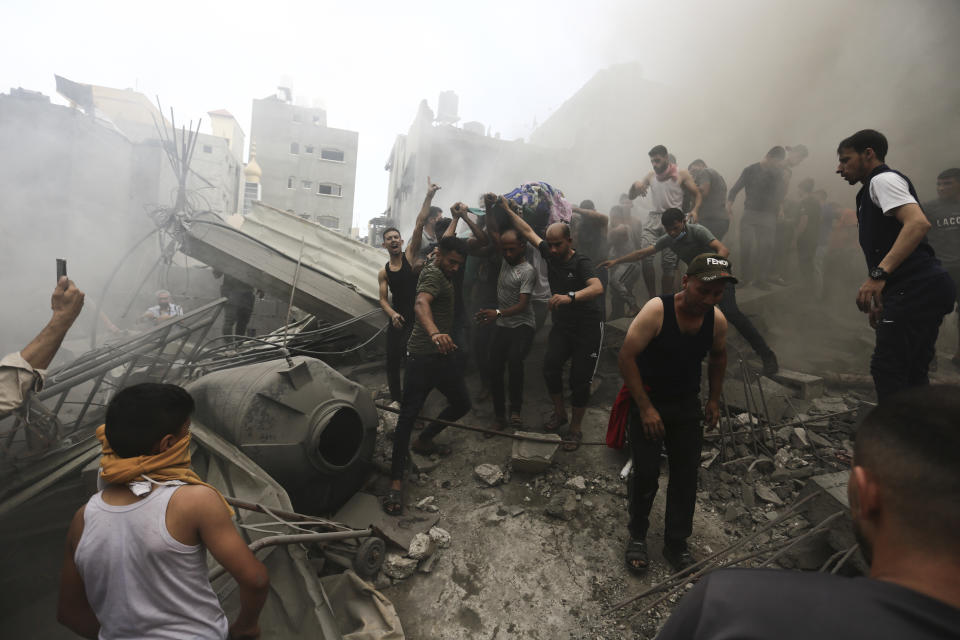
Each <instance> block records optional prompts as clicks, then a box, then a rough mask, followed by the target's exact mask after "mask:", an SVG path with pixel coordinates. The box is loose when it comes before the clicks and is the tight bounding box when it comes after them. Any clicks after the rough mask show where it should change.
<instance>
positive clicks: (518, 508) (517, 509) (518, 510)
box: [507, 504, 526, 518]
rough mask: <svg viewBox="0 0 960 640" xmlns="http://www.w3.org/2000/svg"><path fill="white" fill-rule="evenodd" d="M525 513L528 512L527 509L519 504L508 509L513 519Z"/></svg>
mask: <svg viewBox="0 0 960 640" xmlns="http://www.w3.org/2000/svg"><path fill="white" fill-rule="evenodd" d="M524 511H526V509H524V508H523V507H521V506H520V505H518V504H515V505H511V506H509V507H507V513H508V514H510V517H511V518H516V517H517V516H518V515H520V514H521V513H523V512H524Z"/></svg>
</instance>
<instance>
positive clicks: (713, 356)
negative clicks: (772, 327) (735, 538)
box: [619, 253, 737, 573]
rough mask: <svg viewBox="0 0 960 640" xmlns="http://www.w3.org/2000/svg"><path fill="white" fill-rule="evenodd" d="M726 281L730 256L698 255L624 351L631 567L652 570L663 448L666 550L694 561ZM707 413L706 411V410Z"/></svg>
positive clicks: (721, 358)
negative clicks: (650, 548) (690, 543)
mask: <svg viewBox="0 0 960 640" xmlns="http://www.w3.org/2000/svg"><path fill="white" fill-rule="evenodd" d="M727 282H732V283H734V284H736V282H737V280H736V278H734V277H733V274H732V273H731V272H730V261H729V259H727V258H725V257H724V256H722V255H720V254H718V253H704V254H701V255H699V256H696V257H695V258H693V259H692V260H691V261H690V263H689V266H688V268H687V273H686V275H684V276H683V282H682V289H681V291H680V292H679V293H676V294H673V295H668V296H660V297H658V298H652V299H651V300H650V301H648V302H647V303H646V304H645V305H644V306H643V309H641V311H640V313H639V314H637V317H636V318H634V319H633V322H632V323H631V324H630V328H629V330H628V331H627V337H626V339H625V340H624V342H623V347H621V349H620V356H619V364H620V373H621V375H623V382H624V386H625V387H626V388H627V390H628V391H629V392H630V399H631V400H632V402H631V406H630V412H629V422H628V436H629V437H628V439H629V442H630V448H631V450H632V452H633V472H632V476H631V478H630V484H629V501H630V523H629V525H628V526H629V529H630V542H629V543H628V544H627V550H626V564H627V568H628V569H629V570H630V571H632V572H634V573H639V572H642V571H644V570H645V569H646V568H647V565H648V563H649V558H648V555H647V545H646V535H647V529H648V527H649V515H650V508H651V507H652V506H653V499H654V497H655V496H656V494H657V481H658V477H659V475H660V453H661V451H662V450H663V448H664V447H666V450H667V459H668V461H669V464H670V483H669V485H668V486H667V509H666V518H665V531H664V546H663V555H664V557H665V558H666V559H667V561H668V562H669V563H670V564H671V565H672V566H673V567H674V569H675V570H677V571H680V570H682V569H685V568H687V567H689V566H690V565H692V564H694V559H693V557H692V556H691V555H690V552H689V550H688V549H687V538H688V537H689V536H690V534H691V532H692V530H693V511H694V507H695V505H696V495H697V469H698V467H699V464H700V449H701V445H702V441H703V438H702V437H703V430H702V427H701V424H702V423H703V422H704V420H706V422H707V423H708V424H710V425H711V426H713V425H716V424H717V420H718V419H719V417H720V409H719V404H720V392H721V390H722V387H723V377H724V373H725V371H726V367H727V348H726V336H727V320H726V318H725V317H724V315H723V313H722V312H721V311H720V309H718V308H717V306H716V305H717V303H719V302H720V299H721V298H722V297H723V291H724V288H725V287H726V285H727ZM708 353H709V354H710V359H709V369H708V376H709V379H710V395H709V398H708V400H707V403H706V408H705V410H701V407H700V399H699V394H700V371H701V364H702V362H703V359H704V357H706V356H707V354H708ZM704 414H706V415H704Z"/></svg>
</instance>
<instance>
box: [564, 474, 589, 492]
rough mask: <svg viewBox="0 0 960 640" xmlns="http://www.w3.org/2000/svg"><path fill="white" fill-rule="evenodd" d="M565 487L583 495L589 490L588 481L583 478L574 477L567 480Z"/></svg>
mask: <svg viewBox="0 0 960 640" xmlns="http://www.w3.org/2000/svg"><path fill="white" fill-rule="evenodd" d="M563 486H565V487H566V488H568V489H573V490H574V491H577V492H578V493H583V492H584V491H586V490H587V480H586V479H585V478H584V477H583V476H574V477H572V478H570V479H569V480H567V482H566V483H565V484H564V485H563Z"/></svg>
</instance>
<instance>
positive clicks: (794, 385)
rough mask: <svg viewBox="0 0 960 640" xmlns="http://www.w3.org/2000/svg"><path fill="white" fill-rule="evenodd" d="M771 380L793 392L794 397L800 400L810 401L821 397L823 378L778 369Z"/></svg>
mask: <svg viewBox="0 0 960 640" xmlns="http://www.w3.org/2000/svg"><path fill="white" fill-rule="evenodd" d="M773 379H774V380H776V381H777V382H779V383H780V384H782V385H784V386H786V387H790V388H791V389H793V390H794V394H795V395H796V397H798V398H800V399H801V400H812V399H813V398H819V397H820V396H822V395H823V378H821V377H819V376H812V375H810V374H807V373H800V372H799V371H790V370H789V369H780V371H778V372H777V373H776V374H774V375H773Z"/></svg>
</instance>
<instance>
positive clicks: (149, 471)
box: [97, 425, 234, 517]
mask: <svg viewBox="0 0 960 640" xmlns="http://www.w3.org/2000/svg"><path fill="white" fill-rule="evenodd" d="M97 440H99V441H100V446H101V448H102V451H101V454H100V477H101V478H103V480H104V482H108V483H110V484H127V483H128V482H136V481H138V480H141V479H142V476H148V477H149V478H150V479H151V480H153V481H154V482H158V483H163V482H169V481H171V480H174V481H179V482H185V483H186V484H200V485H203V486H205V487H210V488H211V489H213V490H214V491H216V492H217V495H218V496H220V499H221V500H223V504H225V505H226V507H227V510H229V511H230V516H231V517H233V515H234V514H233V509H232V508H231V507H230V505H229V504H228V503H227V500H226V498H224V497H223V494H222V493H220V492H219V491H217V489H216V487H213V486H211V485H209V484H207V483H206V482H204V481H203V480H201V479H200V476H198V475H197V474H196V472H194V470H193V469H191V468H190V434H189V433H188V434H187V436H186V437H185V438H180V439H179V440H177V441H176V442H175V443H174V444H173V446H171V447H170V448H169V449H167V450H166V451H163V452H162V453H157V454H155V455H152V456H135V457H133V458H121V457H120V456H118V455H117V454H116V453H114V451H113V448H112V447H111V446H110V443H109V442H107V433H106V425H100V426H99V427H97Z"/></svg>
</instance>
